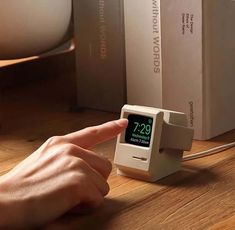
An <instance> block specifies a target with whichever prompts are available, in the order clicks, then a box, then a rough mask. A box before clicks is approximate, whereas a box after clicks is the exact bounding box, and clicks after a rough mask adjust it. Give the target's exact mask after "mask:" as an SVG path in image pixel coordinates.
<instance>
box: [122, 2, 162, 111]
mask: <svg viewBox="0 0 235 230" xmlns="http://www.w3.org/2000/svg"><path fill="white" fill-rule="evenodd" d="M124 23H125V50H126V78H127V102H128V103H129V104H135V105H145V106H153V107H162V72H161V67H162V66H161V28H160V0H144V1H143V0H124Z"/></svg>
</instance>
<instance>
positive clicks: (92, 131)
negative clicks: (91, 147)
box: [86, 126, 100, 137]
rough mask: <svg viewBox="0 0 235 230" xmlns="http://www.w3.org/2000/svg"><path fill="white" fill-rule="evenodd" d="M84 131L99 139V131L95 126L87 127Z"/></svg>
mask: <svg viewBox="0 0 235 230" xmlns="http://www.w3.org/2000/svg"><path fill="white" fill-rule="evenodd" d="M86 131H87V132H88V133H89V135H91V136H97V137H99V133H100V132H99V129H98V128H97V127H96V126H93V127H88V128H86Z"/></svg>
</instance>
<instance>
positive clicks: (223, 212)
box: [0, 63, 235, 230]
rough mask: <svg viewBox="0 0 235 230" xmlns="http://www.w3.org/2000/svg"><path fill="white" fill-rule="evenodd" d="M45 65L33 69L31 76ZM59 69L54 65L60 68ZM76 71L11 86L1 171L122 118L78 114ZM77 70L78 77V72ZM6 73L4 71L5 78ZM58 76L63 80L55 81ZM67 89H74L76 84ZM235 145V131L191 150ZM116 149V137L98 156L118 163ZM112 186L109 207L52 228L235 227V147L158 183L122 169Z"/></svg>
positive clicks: (0, 138)
mask: <svg viewBox="0 0 235 230" xmlns="http://www.w3.org/2000/svg"><path fill="white" fill-rule="evenodd" d="M50 64H51V65H52V63H50ZM43 65H45V63H44V64H43ZM39 67H40V63H39V64H38V63H34V64H31V66H30V68H31V69H32V70H31V73H30V74H32V73H33V71H34V69H37V68H39ZM54 67H55V66H54ZM54 67H53V65H52V69H53V68H54ZM70 67H72V66H70ZM40 68H41V67H40ZM68 69H70V68H67V67H64V69H62V70H61V69H60V74H58V71H54V72H53V71H52V72H50V78H48V79H47V78H38V80H35V81H34V82H31V81H30V82H28V83H25V81H24V84H21V85H18V86H15V85H13V86H9V84H8V85H7V86H4V87H3V88H2V89H1V101H0V108H1V110H0V112H1V113H0V119H1V120H0V124H1V129H0V174H3V173H6V172H7V171H8V170H10V169H11V168H12V167H13V166H14V165H16V164H17V163H18V162H20V161H21V160H22V159H24V158H25V157H27V156H28V155H29V154H30V153H32V152H33V151H34V150H35V149H36V148H37V147H38V146H39V145H41V144H42V143H43V142H44V141H45V140H46V139H47V138H48V137H50V136H52V135H61V134H65V133H68V132H71V131H75V130H80V129H82V128H84V127H86V126H90V125H95V124H100V123H103V122H105V121H108V120H112V119H116V118H118V116H119V115H118V114H114V113H106V112H98V111H92V110H82V111H76V110H75V109H73V106H71V105H73V103H74V101H73V98H74V94H71V90H67V91H66V90H65V89H64V88H66V87H64V85H66V82H67V83H68V79H71V78H68V77H66V78H64V77H58V76H63V75H64V73H65V72H63V71H67V72H66V73H67V74H68V72H69V71H68ZM71 69H72V70H71V74H73V73H72V72H73V71H74V68H71ZM10 72H11V71H10ZM26 72H27V74H28V70H27V71H26V70H25V72H24V71H23V72H21V75H22V78H24V77H23V75H24V74H25V73H26ZM40 73H41V74H42V75H43V74H45V75H47V74H48V72H43V71H42V72H40ZM0 74H1V73H0ZM8 74H9V73H8ZM11 74H12V73H11ZM69 74H70V73H69ZM6 75H7V74H6V73H4V77H6ZM53 75H55V77H51V76H53ZM67 85H70V89H71V87H72V86H71V85H72V84H71V82H70V83H68V84H67ZM69 92H70V93H69ZM234 140H235V130H234V131H231V132H229V133H226V134H224V135H222V136H219V137H217V138H215V139H212V140H210V141H194V143H193V149H192V151H191V153H194V152H198V151H201V150H205V149H208V148H211V147H214V146H218V145H221V144H224V143H229V142H232V141H234ZM114 149H115V140H112V141H109V142H107V143H104V144H101V145H99V146H97V147H96V148H95V151H96V152H98V153H102V154H104V155H106V156H107V157H108V158H109V159H110V160H111V161H113V156H114ZM109 184H110V187H111V191H110V193H109V194H108V196H107V198H106V199H105V202H104V204H103V206H102V207H100V208H99V209H97V210H94V211H93V212H92V213H87V214H83V215H65V216H63V217H61V218H60V219H59V220H56V221H55V222H54V223H52V224H51V225H49V226H45V227H44V228H45V229H117V230H119V229H122V230H123V229H180V230H182V229H203V230H204V229H213V230H215V229H216V230H217V229H235V149H234V148H232V149H229V150H227V151H224V152H221V153H219V154H216V155H213V156H210V157H205V158H202V159H197V160H193V161H189V162H184V163H183V167H182V170H181V171H180V172H177V173H175V174H174V175H171V176H168V177H167V178H164V179H162V180H160V181H158V182H157V183H146V182H141V181H137V180H133V179H130V178H125V177H121V176H117V175H116V169H115V166H114V167H113V171H112V174H111V176H110V178H109Z"/></svg>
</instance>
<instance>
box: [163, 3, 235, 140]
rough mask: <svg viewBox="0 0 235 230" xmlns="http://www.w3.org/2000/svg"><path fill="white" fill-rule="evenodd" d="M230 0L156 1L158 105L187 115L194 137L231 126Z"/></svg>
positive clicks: (233, 34) (233, 50)
mask: <svg viewBox="0 0 235 230" xmlns="http://www.w3.org/2000/svg"><path fill="white" fill-rule="evenodd" d="M234 22H235V2H234V1H232V0H200V1H199V0H187V1H185V0H174V1H173V0H162V1H161V28H162V30H161V35H162V63H163V64H162V65H163V68H162V69H163V70H162V71H163V107H164V108H166V109H172V110H177V111H181V112H184V113H186V114H187V116H188V121H189V126H190V127H192V128H194V129H195V139H209V138H212V137H214V136H217V135H219V134H222V133H224V132H226V131H229V130H231V129H234V128H235V119H234V117H235V30H234V29H233V28H234Z"/></svg>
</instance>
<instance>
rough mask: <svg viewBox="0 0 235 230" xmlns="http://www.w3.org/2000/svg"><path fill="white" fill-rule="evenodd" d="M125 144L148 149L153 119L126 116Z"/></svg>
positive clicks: (131, 115)
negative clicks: (127, 121)
mask: <svg viewBox="0 0 235 230" xmlns="http://www.w3.org/2000/svg"><path fill="white" fill-rule="evenodd" d="M128 120H129V123H128V126H127V129H126V135H125V142H126V143H129V144H133V145H139V146H144V147H149V145H150V141H151V133H152V125H153V118H152V117H147V116H142V115H137V114H130V115H129V116H128Z"/></svg>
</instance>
